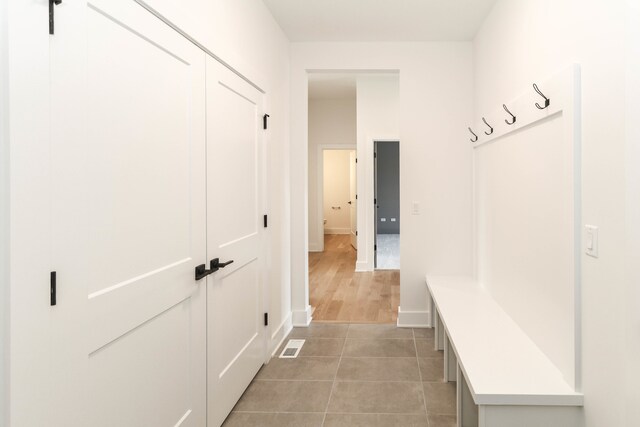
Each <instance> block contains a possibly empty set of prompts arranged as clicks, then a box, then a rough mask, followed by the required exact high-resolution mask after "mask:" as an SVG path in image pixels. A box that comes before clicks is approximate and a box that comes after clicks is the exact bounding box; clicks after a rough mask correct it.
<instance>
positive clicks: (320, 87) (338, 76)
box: [309, 73, 357, 99]
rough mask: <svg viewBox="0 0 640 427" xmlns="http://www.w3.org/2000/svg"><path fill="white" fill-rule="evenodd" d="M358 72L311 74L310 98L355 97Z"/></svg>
mask: <svg viewBox="0 0 640 427" xmlns="http://www.w3.org/2000/svg"><path fill="white" fill-rule="evenodd" d="M356 77H357V76H356V74H353V73H351V74H348V73H311V74H309V99H349V98H351V99H355V97H356Z"/></svg>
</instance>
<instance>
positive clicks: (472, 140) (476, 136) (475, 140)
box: [469, 128, 478, 142]
mask: <svg viewBox="0 0 640 427" xmlns="http://www.w3.org/2000/svg"><path fill="white" fill-rule="evenodd" d="M469 132H471V135H473V136H475V138H476V139H471V140H470V141H471V142H477V141H478V135H476V134H475V133H473V131H472V130H471V128H469Z"/></svg>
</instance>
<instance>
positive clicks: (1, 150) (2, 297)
mask: <svg viewBox="0 0 640 427" xmlns="http://www.w3.org/2000/svg"><path fill="white" fill-rule="evenodd" d="M7 5H8V3H7V2H6V1H3V2H1V3H0V426H6V425H8V423H9V416H8V414H7V409H8V407H9V405H8V398H9V394H8V392H9V377H8V374H9V360H8V355H9V111H8V105H9V97H8V96H7V91H8V89H9V75H8V71H9V68H8V59H9V58H8V50H7V49H8V39H7V36H8V34H7V32H8V22H7V9H8V8H7Z"/></svg>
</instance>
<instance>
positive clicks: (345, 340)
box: [322, 325, 351, 426]
mask: <svg viewBox="0 0 640 427" xmlns="http://www.w3.org/2000/svg"><path fill="white" fill-rule="evenodd" d="M350 328H351V325H349V326H347V335H349V329H350ZM346 346H347V339H346V338H345V339H344V342H343V343H342V351H341V352H340V359H338V367H337V368H336V374H335V375H334V376H333V383H332V384H331V391H330V392H329V400H327V407H326V408H325V409H324V417H322V426H324V422H325V420H326V419H327V412H329V405H330V404H331V397H332V396H333V388H334V387H335V386H336V379H337V378H338V371H339V370H340V365H341V364H342V355H343V354H344V348H345V347H346Z"/></svg>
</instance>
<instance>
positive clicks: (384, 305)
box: [309, 235, 400, 323]
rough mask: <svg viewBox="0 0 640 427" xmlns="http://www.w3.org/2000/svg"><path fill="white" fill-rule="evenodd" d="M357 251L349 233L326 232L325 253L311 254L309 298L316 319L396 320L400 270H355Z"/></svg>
mask: <svg viewBox="0 0 640 427" xmlns="http://www.w3.org/2000/svg"><path fill="white" fill-rule="evenodd" d="M355 264H356V251H355V249H353V247H352V246H351V243H350V241H349V236H348V235H326V236H325V240H324V252H311V253H309V300H310V303H311V306H312V307H314V309H315V311H314V312H313V320H314V321H319V322H341V323H395V322H396V320H397V319H398V305H399V304H400V271H399V270H379V271H374V272H365V273H356V272H355V271H354V270H355Z"/></svg>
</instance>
